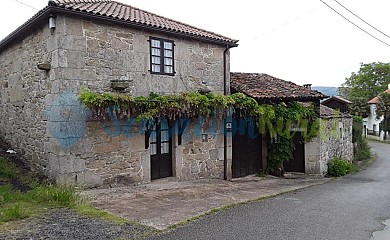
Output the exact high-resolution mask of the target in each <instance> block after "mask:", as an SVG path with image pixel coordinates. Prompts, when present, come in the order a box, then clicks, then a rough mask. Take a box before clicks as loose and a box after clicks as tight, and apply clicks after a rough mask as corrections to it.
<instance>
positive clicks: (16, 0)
mask: <svg viewBox="0 0 390 240" xmlns="http://www.w3.org/2000/svg"><path fill="white" fill-rule="evenodd" d="M14 1H15V2H17V3H20V4H22V5H24V6H27V7H29V8H32V9H35V10H39V9H38V8H35V7H33V6H31V5H28V4H27V3H24V2H22V1H19V0H14Z"/></svg>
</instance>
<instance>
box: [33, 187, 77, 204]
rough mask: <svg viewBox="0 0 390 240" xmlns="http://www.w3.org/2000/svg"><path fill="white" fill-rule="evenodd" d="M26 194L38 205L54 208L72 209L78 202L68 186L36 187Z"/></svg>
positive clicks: (72, 190) (71, 188) (72, 189)
mask: <svg viewBox="0 0 390 240" xmlns="http://www.w3.org/2000/svg"><path fill="white" fill-rule="evenodd" d="M28 194H29V195H30V196H31V197H32V198H33V199H35V201H37V202H38V203H46V204H49V205H51V206H54V207H72V206H75V205H76V203H77V201H78V200H79V196H78V194H77V193H76V191H75V189H74V188H73V187H69V186H57V185H48V186H37V187H35V188H34V189H33V190H31V191H30V192H29V193H28Z"/></svg>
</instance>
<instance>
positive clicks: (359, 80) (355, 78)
mask: <svg viewBox="0 0 390 240" xmlns="http://www.w3.org/2000/svg"><path fill="white" fill-rule="evenodd" d="M345 80H346V82H345V83H344V84H342V88H343V91H344V94H345V95H346V96H347V98H348V100H350V101H351V102H352V104H351V107H350V109H352V110H351V113H352V114H358V115H361V116H364V115H365V114H366V113H367V108H365V107H364V105H363V103H367V102H368V101H369V100H370V99H372V98H373V97H375V96H377V95H379V94H380V93H381V92H383V91H384V90H385V89H386V88H387V84H388V83H390V63H381V62H373V63H368V64H363V63H362V64H361V65H360V69H359V71H358V72H357V73H355V72H353V73H352V74H351V76H350V77H349V78H346V79H345ZM367 107H368V105H367Z"/></svg>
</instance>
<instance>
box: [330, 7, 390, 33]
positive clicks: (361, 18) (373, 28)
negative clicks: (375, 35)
mask: <svg viewBox="0 0 390 240" xmlns="http://www.w3.org/2000/svg"><path fill="white" fill-rule="evenodd" d="M333 1H335V2H336V3H337V4H338V5H340V6H341V7H343V8H344V9H345V10H347V11H348V12H350V13H351V14H352V15H354V16H355V17H357V18H359V19H360V20H361V21H362V22H364V23H365V24H367V25H368V26H370V27H372V28H373V29H375V30H377V31H378V32H380V33H382V34H383V35H385V36H386V37H388V38H390V36H389V35H387V34H386V33H384V32H382V31H381V30H379V29H378V28H376V27H374V26H372V25H371V24H369V23H368V22H367V21H365V20H364V19H362V18H361V17H359V16H358V15H356V14H355V13H353V12H352V11H351V10H349V9H348V8H347V7H345V6H344V5H343V4H341V3H340V2H339V1H337V0H333Z"/></svg>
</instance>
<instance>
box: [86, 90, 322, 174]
mask: <svg viewBox="0 0 390 240" xmlns="http://www.w3.org/2000/svg"><path fill="white" fill-rule="evenodd" d="M79 99H80V101H81V102H82V103H83V104H85V105H86V106H87V107H88V108H89V109H91V110H92V111H93V116H94V117H95V118H97V119H103V120H104V119H108V118H109V116H110V113H111V115H112V114H115V115H116V116H115V117H117V118H129V117H135V118H137V119H138V120H151V119H155V118H158V117H165V118H168V119H169V120H175V119H178V118H195V117H219V118H221V119H222V118H224V117H226V116H228V115H230V114H233V115H234V116H236V117H251V118H253V119H257V120H258V122H257V124H258V128H259V131H260V133H261V134H266V133H268V134H269V135H270V136H271V143H270V152H269V159H268V164H269V168H270V169H274V168H275V167H277V166H280V164H281V163H282V162H284V161H287V160H289V159H291V157H292V153H293V151H294V145H293V142H292V136H291V135H290V134H291V131H294V130H292V129H293V128H298V129H300V130H299V131H302V134H303V136H304V138H305V140H310V139H311V138H312V137H315V136H317V135H318V132H319V126H320V122H319V119H318V116H319V113H318V109H316V108H315V107H313V106H304V105H302V104H301V103H298V102H291V103H283V102H282V103H278V104H274V105H270V104H261V105H259V104H258V102H257V101H256V100H255V99H253V98H251V97H248V96H246V95H245V94H242V93H235V94H232V95H222V94H219V93H208V94H200V93H195V92H186V93H180V94H177V95H158V94H154V93H152V94H150V96H148V97H134V98H133V97H131V96H128V95H123V94H113V93H95V92H92V91H88V90H86V89H85V88H84V89H82V90H81V93H80V97H79Z"/></svg>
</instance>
